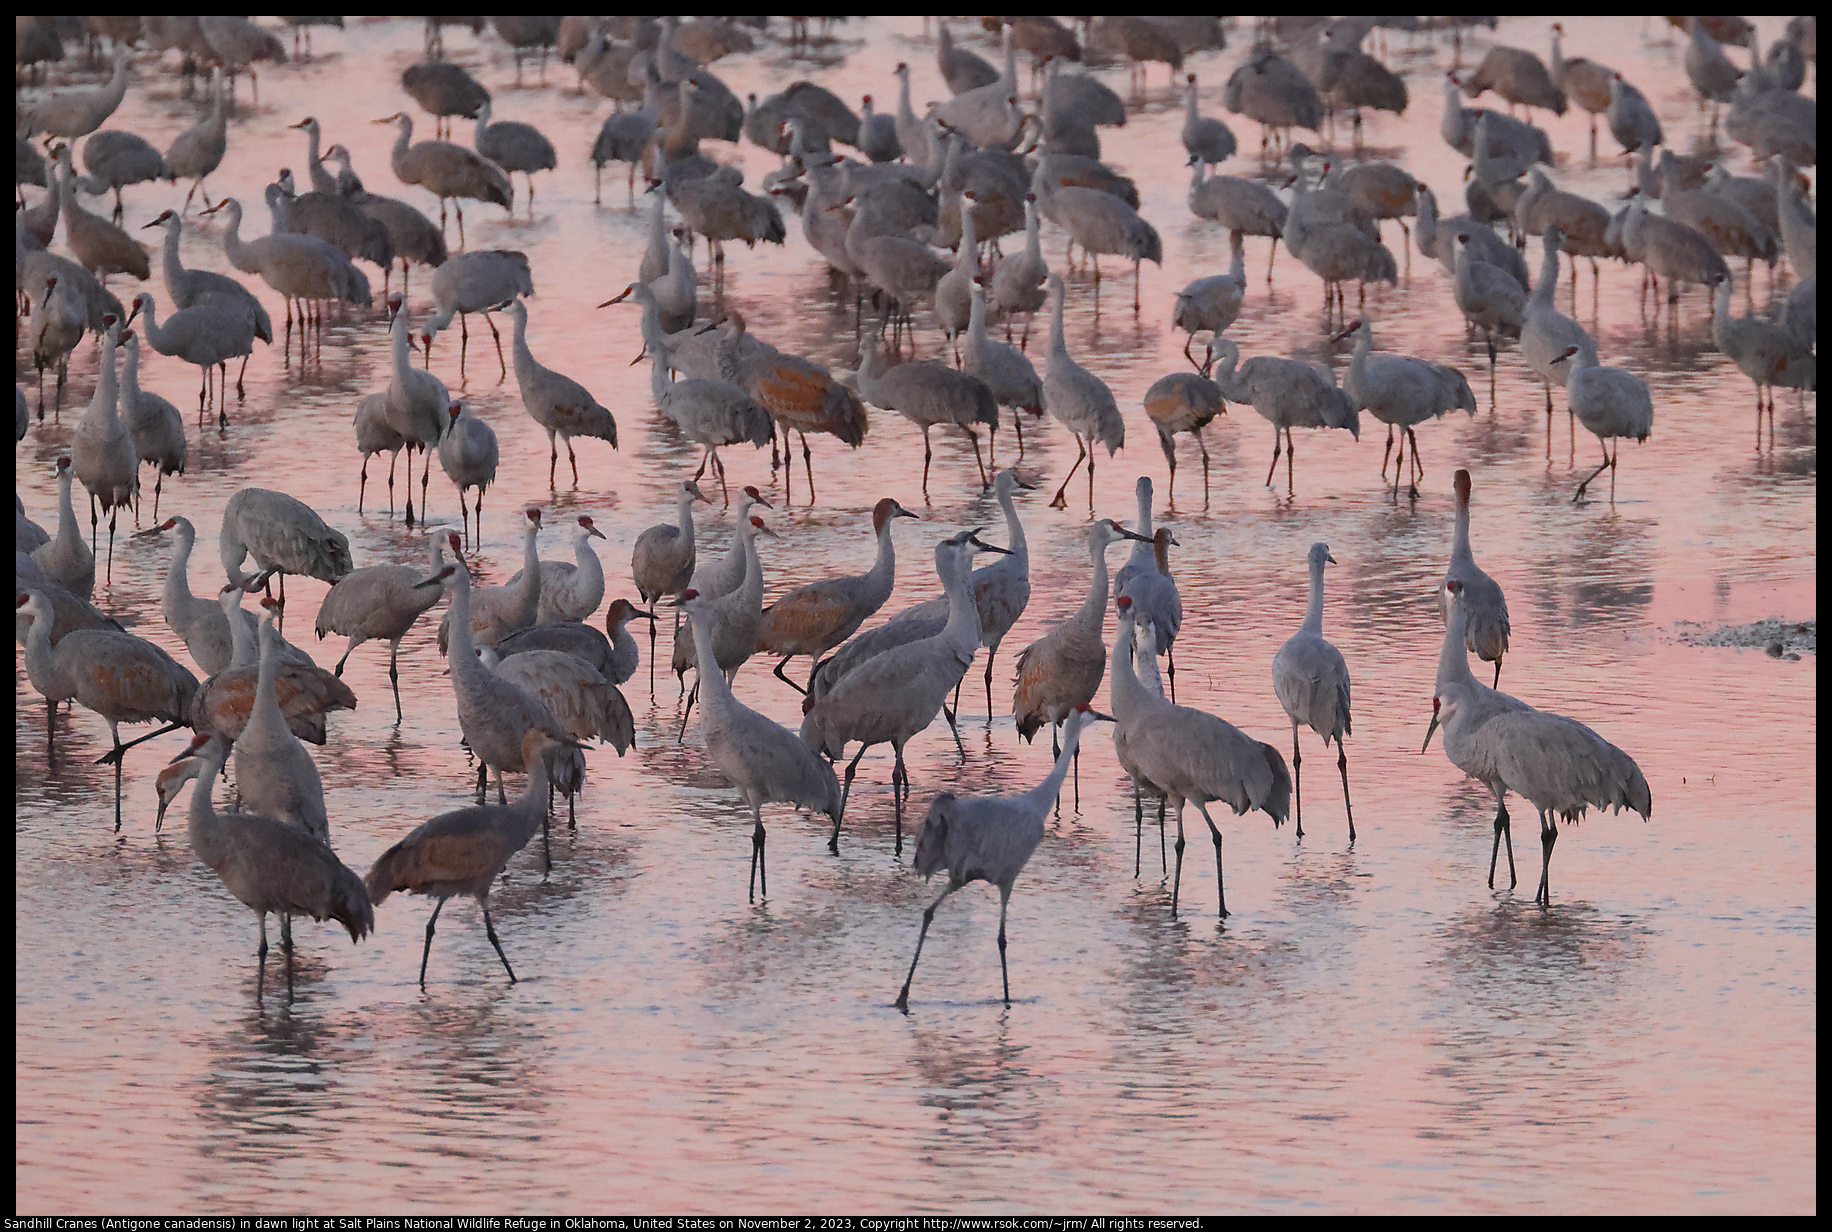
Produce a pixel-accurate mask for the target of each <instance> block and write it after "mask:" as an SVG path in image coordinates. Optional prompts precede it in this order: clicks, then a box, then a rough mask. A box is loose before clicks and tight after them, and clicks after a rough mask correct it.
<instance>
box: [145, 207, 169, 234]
mask: <svg viewBox="0 0 1832 1232" xmlns="http://www.w3.org/2000/svg"><path fill="white" fill-rule="evenodd" d="M176 217H178V215H176V214H174V213H172V211H170V210H166V211H165V212H164V213H162V214H160V215H159V217H157V218H155V219H153V221H151V222H149V223H147V224H146V225H145V226H143V227H141V228H140V229H141V230H142V231H146V230H149V229H151V228H153V227H163V226H164V225H165V224H166V223H168V222H171V221H172V220H173V219H174V218H176Z"/></svg>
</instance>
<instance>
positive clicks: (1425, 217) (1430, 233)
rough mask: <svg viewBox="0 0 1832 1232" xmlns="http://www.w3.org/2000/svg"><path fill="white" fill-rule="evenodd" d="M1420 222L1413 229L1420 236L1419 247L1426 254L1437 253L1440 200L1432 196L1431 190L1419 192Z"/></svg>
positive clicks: (1414, 224) (1413, 225)
mask: <svg viewBox="0 0 1832 1232" xmlns="http://www.w3.org/2000/svg"><path fill="white" fill-rule="evenodd" d="M1417 208H1418V212H1419V216H1418V221H1417V222H1415V223H1413V224H1412V229H1413V231H1414V232H1416V233H1417V235H1418V240H1419V247H1420V249H1421V250H1422V251H1425V252H1436V251H1437V247H1438V199H1437V198H1436V197H1434V196H1432V195H1431V190H1430V189H1428V188H1427V189H1421V190H1419V195H1418V206H1417Z"/></svg>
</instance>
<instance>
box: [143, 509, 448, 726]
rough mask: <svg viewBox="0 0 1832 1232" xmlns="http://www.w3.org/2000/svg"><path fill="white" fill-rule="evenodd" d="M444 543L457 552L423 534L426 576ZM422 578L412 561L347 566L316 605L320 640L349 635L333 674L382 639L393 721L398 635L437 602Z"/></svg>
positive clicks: (438, 563) (442, 537)
mask: <svg viewBox="0 0 1832 1232" xmlns="http://www.w3.org/2000/svg"><path fill="white" fill-rule="evenodd" d="M187 525H188V524H187ZM181 542H182V540H181ZM448 543H449V544H450V545H451V549H452V555H453V556H457V555H458V536H457V535H456V534H454V533H452V532H451V531H446V532H445V533H443V534H437V535H431V536H428V552H429V555H430V562H429V564H430V569H431V573H432V574H437V573H438V572H439V570H440V569H441V568H442V567H443V559H442V552H443V549H444V548H445V546H446V545H447V544H448ZM177 560H178V556H177V555H176V554H174V556H173V561H174V565H173V568H174V571H176V570H177V568H178V566H177V563H176V562H177ZM427 576H428V575H427V574H426V573H422V572H421V571H420V570H419V569H416V568H414V567H413V566H412V565H366V566H364V567H363V568H361V569H354V570H351V571H350V572H349V573H348V574H345V575H344V577H343V579H342V580H340V581H338V582H337V583H336V584H334V585H333V586H332V587H331V589H330V590H328V591H326V592H325V596H324V601H323V602H322V603H320V604H319V605H318V619H317V621H316V623H315V624H314V626H313V629H314V632H316V633H317V635H318V638H319V640H320V641H323V640H324V637H325V635H326V634H327V633H340V634H343V635H344V636H345V637H348V638H349V639H350V640H349V642H348V643H347V644H346V645H345V646H344V652H343V654H342V656H340V657H339V658H338V660H337V668H336V674H337V675H338V676H342V675H343V670H344V664H346V663H348V662H349V661H350V656H351V655H352V654H353V653H355V651H356V648H357V647H358V646H361V645H362V644H363V643H364V642H367V641H371V640H376V639H381V640H385V641H387V642H388V684H389V687H390V688H392V689H393V690H394V718H395V722H397V723H398V722H400V721H401V718H402V715H401V671H400V654H401V639H403V638H405V637H406V636H407V633H408V631H409V630H410V629H412V628H413V626H414V624H415V622H417V621H418V620H419V619H420V617H421V615H422V614H423V613H425V612H428V611H430V610H432V609H433V608H434V607H436V606H438V603H439V596H440V592H439V591H438V590H436V589H434V588H432V587H421V586H420V583H421V582H422V581H424V580H425V578H426V577H427ZM167 585H168V586H169V585H170V583H169V582H168V583H167ZM167 623H170V617H169V616H168V617H167ZM191 653H192V655H193V656H194V657H195V655H196V653H197V652H196V651H195V650H193V651H192V652H191ZM200 663H201V660H200ZM205 670H208V669H207V668H206V669H205Z"/></svg>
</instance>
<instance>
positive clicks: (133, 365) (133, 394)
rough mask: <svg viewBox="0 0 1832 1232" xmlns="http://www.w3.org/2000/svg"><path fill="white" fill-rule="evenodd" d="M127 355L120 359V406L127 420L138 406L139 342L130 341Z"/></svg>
mask: <svg viewBox="0 0 1832 1232" xmlns="http://www.w3.org/2000/svg"><path fill="white" fill-rule="evenodd" d="M125 349H126V351H127V354H126V355H125V356H123V357H122V359H121V405H122V406H123V407H124V408H126V411H127V414H128V416H129V418H131V417H132V416H133V413H134V410H135V409H136V408H137V407H138V406H139V405H140V340H139V339H138V338H133V339H130V340H129V341H128V342H127V344H126V348H125Z"/></svg>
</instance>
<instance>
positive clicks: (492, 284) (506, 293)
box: [420, 248, 534, 378]
mask: <svg viewBox="0 0 1832 1232" xmlns="http://www.w3.org/2000/svg"><path fill="white" fill-rule="evenodd" d="M533 294H534V280H533V279H532V277H530V275H529V272H528V257H527V254H525V253H520V252H515V251H513V250H510V249H503V248H497V249H486V250H484V251H482V252H463V253H459V254H458V255H457V256H455V257H452V258H451V259H450V260H448V261H446V262H445V264H443V265H441V266H440V267H439V269H438V272H437V273H435V274H434V275H433V303H434V304H435V305H437V308H438V310H437V311H436V312H434V313H433V315H432V316H431V317H429V318H427V321H426V329H425V333H424V334H423V335H422V337H421V339H420V342H421V345H422V347H424V348H425V351H426V358H427V362H428V363H431V362H432V339H433V335H435V334H437V333H438V332H439V331H440V330H442V329H444V328H445V327H446V326H448V325H450V324H451V323H452V318H453V317H454V316H456V317H457V318H458V332H459V347H458V375H459V376H460V377H461V378H462V377H463V376H464V359H465V353H466V352H467V351H468V350H469V349H470V342H471V333H470V327H469V326H468V325H467V324H466V318H467V317H468V316H469V315H470V314H471V313H473V312H481V313H482V314H483V319H484V323H485V324H486V325H488V326H489V327H490V335H491V337H493V338H495V339H496V363H497V367H498V368H499V369H500V371H501V374H502V375H503V376H504V377H507V376H508V375H509V367H508V364H507V362H506V361H505V360H504V359H503V340H502V335H501V334H499V333H497V332H496V322H495V321H494V320H492V319H491V317H490V310H491V309H493V308H500V307H501V306H503V305H504V304H506V303H508V302H509V301H510V300H512V299H514V298H515V297H516V296H518V295H533Z"/></svg>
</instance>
